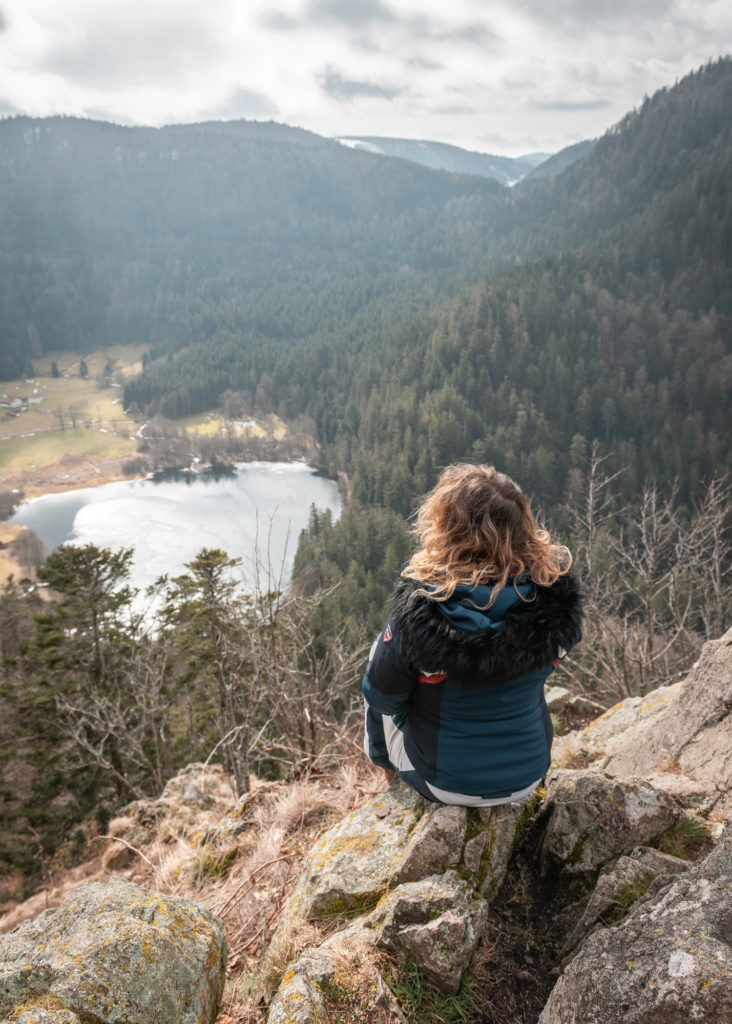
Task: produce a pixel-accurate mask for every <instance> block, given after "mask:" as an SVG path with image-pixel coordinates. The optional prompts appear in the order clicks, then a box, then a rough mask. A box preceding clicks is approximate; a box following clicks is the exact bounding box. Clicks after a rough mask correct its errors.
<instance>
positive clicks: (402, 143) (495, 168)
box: [336, 135, 546, 186]
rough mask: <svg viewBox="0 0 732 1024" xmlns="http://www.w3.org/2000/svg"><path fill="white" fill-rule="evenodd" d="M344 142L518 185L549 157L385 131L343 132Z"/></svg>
mask: <svg viewBox="0 0 732 1024" xmlns="http://www.w3.org/2000/svg"><path fill="white" fill-rule="evenodd" d="M336 141H337V142H340V143H341V144H342V145H344V146H350V147H351V148H353V149H363V150H366V151H367V152H368V153H378V154H379V155H380V156H396V157H399V158H400V159H402V160H411V161H412V162H413V163H416V164H422V166H423V167H430V168H432V170H435V171H450V172H451V173H453V174H477V175H478V176H479V177H481V178H493V180H494V181H499V182H500V183H501V184H502V185H508V186H511V185H515V184H516V182H517V181H521V179H522V178H525V177H526V176H527V174H529V173H530V172H531V171H532V169H533V168H534V167H535V166H536V164H537V162H540V160H539V161H537V160H536V157H539V158H540V159H546V155H545V154H531V155H530V156H528V157H521V158H518V159H515V158H513V157H509V156H491V155H490V154H488V153H476V152H474V151H473V150H469V149H461V148H460V147H459V146H450V145H448V144H447V143H444V142H430V141H428V140H425V139H391V138H386V137H384V136H381V135H359V136H356V135H341V136H339V137H338V138H337V139H336Z"/></svg>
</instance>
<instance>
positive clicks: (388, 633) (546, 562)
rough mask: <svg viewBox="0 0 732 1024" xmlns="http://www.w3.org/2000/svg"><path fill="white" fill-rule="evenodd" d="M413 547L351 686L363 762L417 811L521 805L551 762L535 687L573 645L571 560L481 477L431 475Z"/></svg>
mask: <svg viewBox="0 0 732 1024" xmlns="http://www.w3.org/2000/svg"><path fill="white" fill-rule="evenodd" d="M416 533H417V536H418V538H419V541H420V544H421V547H420V549H419V550H418V551H417V552H416V554H414V555H413V557H412V559H411V561H410V562H409V563H408V564H407V565H406V567H405V568H404V569H403V571H402V574H401V575H402V579H400V580H399V581H398V583H397V586H396V590H395V596H394V601H393V604H392V608H391V612H390V614H389V618H388V620H387V623H386V626H385V628H384V630H383V632H382V633H381V634H380V635H379V637H378V638H377V640H376V641H375V643H374V645H373V647H372V649H371V655H370V658H369V663H368V665H367V668H366V675H365V676H364V680H363V692H364V696H365V698H366V733H365V738H364V747H365V750H366V753H367V754H368V756H369V757H370V758H371V760H372V761H373V762H374V764H377V765H380V766H381V767H383V768H384V769H386V770H387V773H391V772H398V774H399V776H400V777H401V778H402V779H403V780H404V781H405V782H406V783H408V784H409V785H410V786H412V787H413V788H414V789H416V790H417V792H419V793H421V794H422V796H424V797H426V798H427V799H428V800H434V801H437V802H440V803H446V804H459V805H462V806H465V807H482V806H493V805H496V804H502V803H510V802H512V801H518V800H521V799H523V798H525V797H526V796H528V795H529V794H530V793H531V792H532V791H533V790H534V789H535V788H536V786H537V785H538V784H539V783H540V781H541V779H542V777H543V776H544V775H545V773H546V772H547V770H548V769H549V764H550V759H551V744H552V736H553V730H552V723H551V718H550V717H549V712H548V710H547V706H546V701H545V699H544V681H545V680H546V678H547V676H548V675H549V673H550V672H552V671H553V669H554V668H555V667H556V665H557V664H558V662H559V659H560V658H563V657H564V656H565V654H566V653H567V651H569V650H570V648H571V647H573V646H574V644H576V643H577V642H578V640H579V639H580V624H581V614H582V613H581V599H580V591H579V585H578V583H577V580H576V578H575V577H574V575H573V574H572V573H570V571H569V570H570V566H571V563H572V556H571V555H570V552H569V551H568V549H567V548H565V547H562V546H561V545H557V544H552V542H551V538H550V536H549V534H548V533H547V532H546V530H542V529H539V527H538V526H537V524H536V520H535V519H534V517H533V515H532V513H531V510H530V508H529V503H528V501H527V499H526V497H525V496H524V495H523V493H522V492H521V490H520V488H519V487H518V486H517V484H515V483H514V482H513V480H511V479H510V478H509V477H507V476H505V475H504V474H503V473H499V472H497V471H496V470H495V469H494V468H493V466H473V465H464V464H460V465H455V466H450V467H448V468H447V469H446V470H444V472H443V473H442V475H441V476H440V479H439V480H438V482H437V486H436V487H435V488H434V490H432V491H431V492H430V493H429V494H428V495H427V496H426V497H425V499H424V500H423V502H422V504H421V506H420V508H419V511H418V514H417V526H416Z"/></svg>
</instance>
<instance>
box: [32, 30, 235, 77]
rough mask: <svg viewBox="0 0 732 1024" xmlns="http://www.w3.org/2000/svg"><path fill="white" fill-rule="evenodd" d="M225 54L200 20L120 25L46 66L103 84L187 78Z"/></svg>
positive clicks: (65, 51) (67, 49)
mask: <svg viewBox="0 0 732 1024" xmlns="http://www.w3.org/2000/svg"><path fill="white" fill-rule="evenodd" d="M218 53H219V48H218V46H217V45H216V43H215V42H214V41H213V39H212V38H211V36H210V35H209V34H208V32H207V31H206V30H205V28H204V27H203V26H202V25H200V24H196V23H194V22H170V23H158V24H152V25H146V26H145V27H144V29H135V28H134V27H128V26H124V27H121V26H119V25H114V26H108V27H104V26H103V25H102V26H99V27H97V28H95V29H93V30H92V31H91V32H90V33H89V34H88V35H87V36H86V37H85V39H83V40H82V41H81V42H79V43H77V44H74V45H71V46H62V47H60V48H59V49H57V50H56V51H55V52H53V53H51V54H50V55H49V57H48V58H47V60H46V65H45V66H46V67H47V68H48V69H49V70H51V71H55V72H57V73H59V74H61V75H63V76H64V77H66V78H70V79H72V80H81V81H87V80H88V81H93V82H95V83H98V84H102V85H107V86H110V85H130V84H131V83H132V82H134V81H135V80H138V81H143V82H144V81H166V82H171V81H175V80H176V79H181V78H184V77H185V76H186V75H187V74H188V73H189V72H190V71H192V70H195V69H196V68H198V67H200V65H201V62H202V61H204V62H205V61H209V60H211V59H213V58H215V57H216V56H217V55H218Z"/></svg>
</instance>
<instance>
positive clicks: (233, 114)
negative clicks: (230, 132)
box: [206, 86, 279, 121]
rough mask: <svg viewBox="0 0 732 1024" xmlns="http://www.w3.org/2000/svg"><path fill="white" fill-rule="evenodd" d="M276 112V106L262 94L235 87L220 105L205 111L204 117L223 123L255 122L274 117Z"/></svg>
mask: <svg viewBox="0 0 732 1024" xmlns="http://www.w3.org/2000/svg"><path fill="white" fill-rule="evenodd" d="M278 110H279V108H278V107H277V105H276V104H275V103H273V102H272V100H271V99H270V98H269V96H265V95H264V93H262V92H256V91H255V90H253V89H245V88H244V87H243V86H237V88H236V89H234V90H233V91H232V92H231V93H230V94H229V95H228V96H227V97H226V99H225V100H224V101H223V102H222V103H219V104H218V105H217V106H215V107H213V108H211V110H209V111H207V115H206V116H208V117H211V118H214V119H217V120H223V121H228V120H232V119H238V118H247V119H250V120H257V119H260V118H268V117H275V115H276V114H277V112H278Z"/></svg>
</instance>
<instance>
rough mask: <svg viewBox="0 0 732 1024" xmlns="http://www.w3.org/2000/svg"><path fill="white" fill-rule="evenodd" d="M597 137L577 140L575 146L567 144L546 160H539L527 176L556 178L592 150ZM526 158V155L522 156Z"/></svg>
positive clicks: (530, 177)
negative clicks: (581, 140)
mask: <svg viewBox="0 0 732 1024" xmlns="http://www.w3.org/2000/svg"><path fill="white" fill-rule="evenodd" d="M596 141H597V140H596V139H586V140H585V141H583V142H575V144H574V145H573V146H566V147H565V148H564V149H560V151H559V152H558V153H555V154H554V155H553V156H547V157H546V158H545V159H544V160H541V161H537V163H536V165H535V167H534V169H533V170H532V171H529V173H528V174H527V175H526V177H527V178H529V179H533V178H554V177H556V176H557V174H559V173H560V172H561V171H563V170H565V168H567V167H571V166H572V164H573V163H576V162H577V160H581V159H582V157H583V156H585V155H586V154H587V153H589V152H590V150H591V149H592V147H593V146H594V145H595V142H596ZM522 159H523V160H526V159H527V158H526V157H523V158H522Z"/></svg>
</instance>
